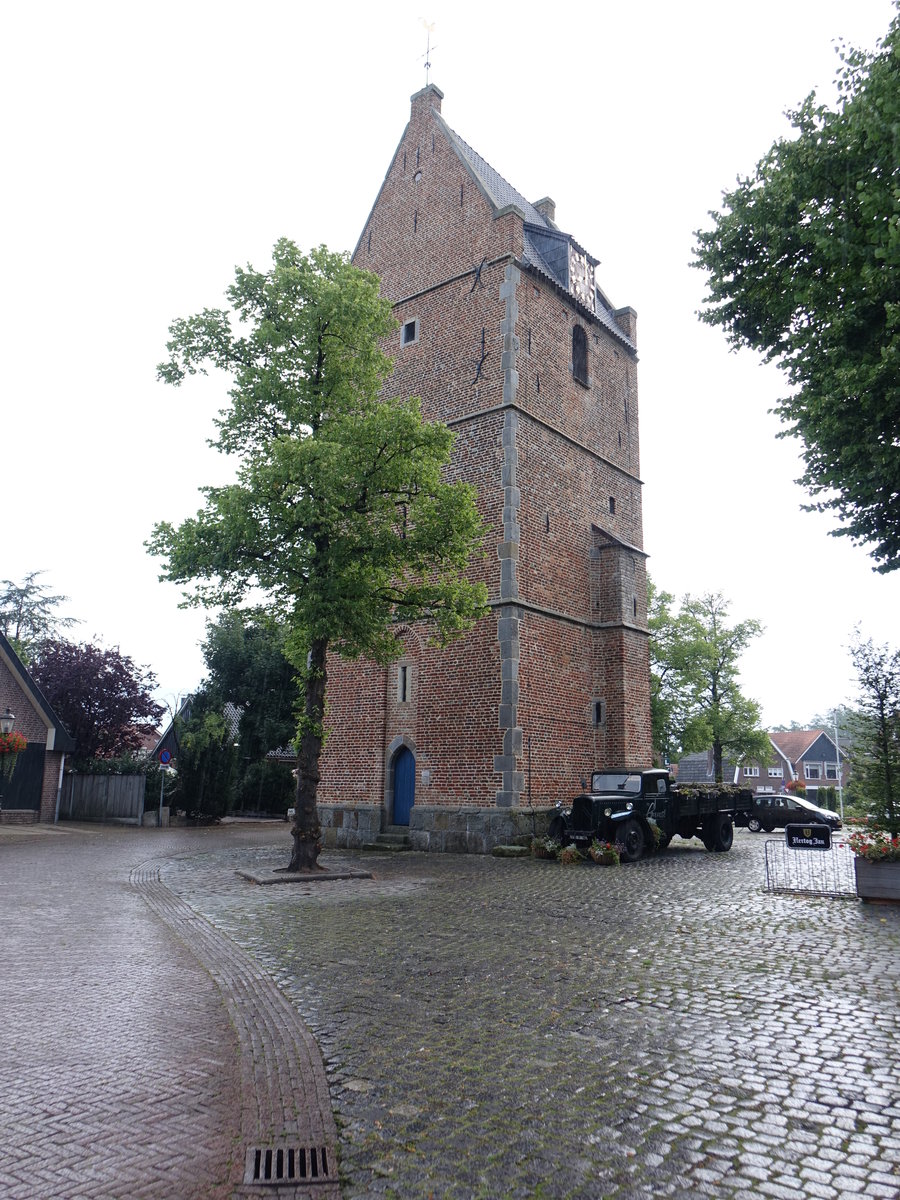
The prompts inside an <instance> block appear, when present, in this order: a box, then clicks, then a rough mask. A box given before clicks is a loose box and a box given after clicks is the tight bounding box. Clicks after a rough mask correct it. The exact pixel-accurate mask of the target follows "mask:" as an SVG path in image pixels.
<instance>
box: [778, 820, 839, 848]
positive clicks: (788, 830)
mask: <svg viewBox="0 0 900 1200" xmlns="http://www.w3.org/2000/svg"><path fill="white" fill-rule="evenodd" d="M784 840H785V843H786V845H787V846H788V848H789V849H790V850H830V849H831V828H830V826H828V825H785V827H784Z"/></svg>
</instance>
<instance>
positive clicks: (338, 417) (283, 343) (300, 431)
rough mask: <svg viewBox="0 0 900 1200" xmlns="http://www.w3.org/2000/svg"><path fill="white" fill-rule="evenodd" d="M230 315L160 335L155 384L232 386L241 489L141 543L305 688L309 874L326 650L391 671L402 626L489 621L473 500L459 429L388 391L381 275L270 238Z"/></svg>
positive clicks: (439, 629)
mask: <svg viewBox="0 0 900 1200" xmlns="http://www.w3.org/2000/svg"><path fill="white" fill-rule="evenodd" d="M227 296H228V300H229V302H230V305H231V308H230V309H229V310H220V309H206V310H204V311H203V312H202V313H200V314H198V315H196V316H193V317H190V318H187V319H185V320H178V321H176V322H175V323H174V324H173V325H172V326H170V334H171V340H170V341H169V342H168V343H167V347H168V350H169V353H170V358H169V360H168V361H167V362H166V363H164V364H162V365H161V366H160V368H159V377H160V378H161V379H163V380H165V381H166V382H169V383H172V384H180V383H181V382H182V381H183V380H184V379H185V377H186V376H188V375H192V374H194V373H196V372H197V371H200V372H205V370H206V368H207V367H208V366H212V367H214V368H217V369H219V370H221V371H224V372H226V373H227V374H228V375H229V376H230V377H231V379H232V387H231V390H230V392H229V395H230V400H231V403H230V405H229V406H228V407H227V408H225V409H223V411H222V412H221V413H220V415H219V418H218V421H217V425H218V437H217V439H216V440H215V443H214V444H215V445H216V446H217V447H218V449H220V450H221V451H222V452H223V453H225V454H230V455H233V456H234V457H235V458H236V459H237V460H238V466H237V481H236V482H235V483H233V484H230V485H228V486H225V487H207V488H204V489H203V492H204V494H205V497H206V503H205V506H204V507H203V508H202V509H201V510H200V511H199V512H198V513H197V515H196V517H194V518H191V519H189V520H186V521H184V522H183V523H182V524H181V525H180V526H178V527H177V528H175V527H173V526H172V525H171V524H168V523H163V524H160V525H157V526H156V527H155V529H154V532H153V536H152V538H151V540H150V542H149V543H148V546H149V549H150V551H151V553H153V554H156V555H160V556H161V557H163V558H164V559H165V568H164V571H163V574H162V576H161V577H162V578H163V579H168V580H172V581H174V582H179V583H191V584H192V585H193V590H192V592H191V594H190V598H189V600H188V601H187V602H188V603H199V604H207V605H216V606H218V605H224V606H226V607H235V606H238V605H239V604H240V603H241V601H242V600H244V599H245V597H247V595H248V593H251V592H252V591H253V590H254V589H260V590H261V591H262V592H263V593H264V594H265V596H266V597H267V601H268V607H269V610H270V611H271V613H272V614H273V616H275V617H276V618H277V619H278V620H279V621H282V622H283V623H284V625H285V627H286V629H287V631H288V633H287V638H286V641H285V653H286V654H287V656H288V658H289V659H290V661H291V662H292V663H293V665H294V667H295V669H296V670H297V672H298V676H299V677H300V680H301V686H302V689H303V703H302V713H301V717H300V724H299V730H298V783H297V803H296V817H295V823H294V826H293V830H292V832H293V838H294V843H293V852H292V855H291V861H290V868H291V869H292V870H298V869H305V868H311V867H314V866H315V865H316V861H317V858H318V853H319V849H320V845H321V842H320V838H321V829H320V826H319V819H318V813H317V808H316V795H317V789H318V783H319V762H320V757H321V752H322V744H323V738H324V735H325V724H324V723H325V697H326V684H327V655H328V651H329V649H331V650H333V651H336V652H337V653H339V654H341V655H344V656H346V657H350V658H353V657H357V656H360V655H365V656H367V657H369V658H371V659H373V660H375V661H378V662H388V661H390V660H391V659H393V658H396V657H397V656H398V655H399V653H400V652H401V643H400V641H399V639H398V637H397V630H398V627H399V625H400V624H401V623H403V622H408V621H417V620H426V621H427V623H428V626H429V628H430V630H431V636H432V637H433V639H434V640H436V641H437V642H445V641H447V640H449V639H451V638H454V637H457V636H459V635H461V634H462V633H464V632H465V631H466V630H467V629H469V628H470V627H471V625H472V623H473V622H474V621H475V620H476V619H477V617H479V616H480V615H482V613H483V612H484V611H485V605H486V602H487V591H486V588H485V587H484V585H483V584H481V583H473V582H471V581H469V580H468V579H467V578H466V574H465V572H466V568H467V565H468V563H469V560H470V558H471V556H472V554H473V552H474V551H475V550H476V549H477V548H478V547H479V546H480V542H481V522H480V518H479V516H478V512H477V509H476V506H475V497H474V491H473V489H472V488H471V487H469V486H468V485H466V484H464V483H462V482H455V483H451V482H448V481H447V480H446V479H445V478H444V472H445V469H446V468H447V466H448V464H449V461H450V453H451V448H452V444H453V435H452V434H451V433H450V431H449V430H448V429H447V428H446V427H445V426H443V425H440V424H437V423H428V422H426V421H423V419H422V415H421V412H420V407H419V403H418V401H417V400H415V399H405V398H392V397H384V396H383V395H382V390H383V388H384V387H385V386H386V384H387V381H388V378H389V376H390V373H391V366H392V364H391V362H390V360H389V359H388V358H387V357H386V356H385V354H384V352H383V351H382V349H381V346H380V341H381V340H382V339H384V338H385V337H387V336H388V335H389V334H391V333H393V332H394V331H395V329H396V327H397V325H396V321H395V320H394V317H393V314H392V312H391V307H390V304H389V303H388V301H386V300H385V299H384V298H383V297H381V296H380V295H379V292H378V280H377V279H376V278H375V276H373V275H371V274H368V273H365V272H362V271H359V270H357V269H356V268H354V267H353V266H352V265H351V264H350V263H349V261H348V259H347V257H346V256H344V255H339V254H332V253H330V252H329V251H328V250H327V249H325V247H319V248H318V249H316V250H313V251H312V252H311V253H310V254H309V255H308V256H307V255H303V254H301V253H300V252H299V250H298V249H297V247H296V246H295V245H294V244H293V243H292V242H290V241H287V240H282V241H279V242H278V243H277V244H276V246H275V249H274V263H273V266H272V267H271V268H270V269H269V270H268V271H266V272H260V271H257V270H254V269H253V268H252V267H248V268H247V269H246V270H244V269H240V268H238V269H237V270H236V272H235V280H234V283H233V284H232V285H231V286H230V287H229V288H228V291H227Z"/></svg>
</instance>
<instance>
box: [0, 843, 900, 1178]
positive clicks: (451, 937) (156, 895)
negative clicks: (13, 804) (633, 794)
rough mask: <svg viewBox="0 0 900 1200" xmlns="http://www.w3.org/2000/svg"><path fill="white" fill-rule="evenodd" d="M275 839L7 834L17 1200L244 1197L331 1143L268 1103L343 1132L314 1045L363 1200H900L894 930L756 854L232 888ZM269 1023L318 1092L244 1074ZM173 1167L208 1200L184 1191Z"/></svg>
mask: <svg viewBox="0 0 900 1200" xmlns="http://www.w3.org/2000/svg"><path fill="white" fill-rule="evenodd" d="M286 832H287V831H286V829H285V827H284V826H280V827H277V826H276V827H272V826H269V827H255V828H250V829H247V828H239V827H230V828H228V827H226V828H223V829H221V830H211V831H200V832H199V833H195V832H194V831H185V832H183V833H181V832H176V831H172V832H171V833H169V834H166V833H163V832H158V831H123V830H112V831H110V830H101V831H99V832H95V833H92V832H90V831H89V832H73V831H69V830H66V831H65V832H62V833H58V834H56V835H55V836H54V835H50V836H46V837H41V838H38V837H35V838H33V839H20V840H18V841H13V840H11V839H10V840H6V839H4V837H3V835H2V833H0V889H2V890H0V898H2V901H3V906H4V918H3V930H4V933H3V963H4V968H3V976H2V982H0V1003H2V1012H3V1014H4V1022H3V1024H2V1028H3V1033H2V1034H0V1061H2V1062H3V1064H4V1065H3V1068H2V1070H3V1073H4V1075H5V1076H6V1078H5V1079H4V1081H3V1087H2V1093H0V1145H2V1158H0V1194H3V1195H7V1194H8V1195H10V1196H15V1197H17V1198H18V1197H19V1196H20V1195H21V1196H23V1197H24V1196H26V1195H28V1196H35V1197H37V1196H51V1195H53V1196H66V1197H69V1196H71V1197H76V1196H81V1195H84V1196H90V1197H99V1196H110V1197H124V1196H129V1197H131V1196H138V1195H140V1196H148V1197H160V1198H162V1197H169V1196H172V1197H180V1196H188V1195H190V1196H198V1197H199V1196H209V1197H218V1196H225V1195H228V1194H231V1192H230V1191H229V1189H232V1190H234V1189H236V1188H237V1189H241V1186H242V1185H241V1183H240V1180H241V1178H242V1173H241V1169H242V1167H243V1160H242V1155H243V1154H244V1153H245V1150H246V1146H247V1144H248V1140H250V1141H252V1138H253V1137H254V1136H257V1137H260V1138H261V1137H263V1136H264V1129H263V1127H264V1126H265V1123H266V1120H268V1121H269V1126H270V1127H271V1126H272V1123H273V1121H274V1122H275V1123H277V1122H278V1121H282V1123H283V1124H284V1125H285V1128H287V1127H288V1125H289V1124H290V1120H291V1119H293V1120H294V1121H295V1130H294V1131H295V1132H297V1134H298V1136H301V1137H316V1138H323V1139H327V1137H328V1136H329V1135H328V1131H327V1129H324V1128H318V1127H316V1131H315V1132H314V1133H310V1132H309V1130H310V1129H311V1128H312V1127H311V1126H308V1125H303V1120H304V1117H303V1114H301V1113H298V1112H295V1113H294V1114H293V1117H292V1118H291V1116H290V1114H287V1113H281V1114H280V1115H279V1116H278V1117H277V1119H276V1118H275V1117H273V1116H272V1113H271V1112H270V1113H269V1116H268V1117H265V1118H263V1117H261V1116H260V1115H259V1112H258V1111H257V1110H258V1109H259V1105H257V1110H254V1112H255V1113H256V1115H252V1114H251V1118H250V1119H249V1122H248V1117H247V1112H248V1098H247V1095H246V1093H247V1092H248V1091H254V1092H255V1091H264V1090H265V1089H266V1088H267V1087H268V1088H269V1090H270V1091H271V1092H272V1094H273V1095H276V1093H277V1094H278V1095H281V1094H282V1093H283V1092H285V1091H289V1092H290V1091H292V1089H293V1094H294V1095H295V1097H296V1093H298V1092H299V1093H300V1094H301V1096H302V1097H305V1099H304V1101H303V1103H304V1104H306V1101H307V1100H310V1103H309V1104H307V1107H309V1108H316V1105H318V1107H319V1109H321V1108H322V1107H323V1104H324V1105H327V1099H328V1097H327V1094H326V1096H325V1098H324V1101H323V1097H322V1095H321V1094H317V1093H316V1092H315V1082H316V1079H317V1078H318V1076H317V1066H316V1062H315V1061H314V1060H315V1046H312V1047H310V1045H309V1043H308V1042H306V1041H304V1037H303V1030H304V1029H305V1030H307V1032H308V1031H309V1030H311V1031H312V1034H313V1035H314V1036H315V1041H316V1042H317V1043H318V1047H319V1048H320V1049H321V1052H322V1055H323V1056H324V1068H325V1072H326V1073H327V1080H328V1087H329V1090H330V1099H331V1103H332V1105H333V1109H334V1114H335V1117H336V1120H337V1129H336V1134H335V1136H336V1138H337V1143H338V1148H339V1152H340V1179H341V1185H342V1194H343V1196H344V1197H345V1198H347V1200H350V1198H357V1197H369V1196H371V1197H376V1196H378V1197H381V1196H383V1197H397V1198H406V1197H429V1196H433V1197H436V1198H443V1197H484V1198H491V1200H494V1198H498V1200H499V1198H502V1197H510V1198H512V1197H516V1198H518V1197H522V1198H525V1197H528V1198H532V1197H533V1198H539V1197H554V1198H556V1197H559V1198H562V1197H573V1198H574V1197H584V1198H588V1197H590V1198H598V1197H610V1198H612V1197H629V1198H630V1197H635V1198H637V1197H657V1196H677V1197H687V1196H695V1195H705V1196H716V1197H718V1196H721V1197H732V1196H734V1197H750V1196H753V1197H758V1196H770V1197H775V1198H776V1200H777V1198H782V1200H793V1198H798V1200H800V1198H814V1197H822V1198H823V1200H829V1198H831V1197H836V1198H849V1197H860V1196H865V1197H885V1198H895V1197H897V1196H898V1195H900V1069H898V1032H900V986H898V985H900V909H898V908H896V907H889V906H883V905H863V904H861V903H859V902H858V901H856V900H829V899H815V898H795V897H788V896H773V895H769V894H766V893H765V892H764V890H763V882H764V868H763V845H764V839H763V838H762V837H754V836H752V835H750V834H748V833H739V834H738V835H737V837H736V839H735V845H734V849H733V851H732V852H731V853H730V854H726V855H713V854H708V853H706V852H705V851H704V850H703V849H702V847H700V845H699V843H680V842H678V841H677V840H676V842H675V843H673V845H672V846H671V847H670V849H669V850H668V851H667V852H666V854H665V855H664V856H662V857H661V858H658V859H652V860H650V861H648V862H645V863H639V864H634V865H631V866H627V867H621V868H613V869H605V868H599V867H593V866H586V865H585V866H576V867H561V866H559V865H558V864H556V863H546V862H536V861H532V860H515V859H492V858H481V857H474V856H471V857H467V856H437V855H431V856H429V855H422V854H415V853H407V854H398V855H393V856H391V855H371V854H370V855H366V856H365V857H363V858H361V857H360V856H358V855H354V854H350V853H335V852H330V853H328V854H327V855H326V856H325V858H326V859H327V861H328V862H329V863H330V864H333V865H336V866H338V865H340V866H360V865H362V866H365V867H366V868H367V869H369V870H371V871H373V873H374V875H375V878H374V879H372V880H350V881H340V882H328V883H317V884H314V885H302V884H296V885H289V886H288V885H285V886H283V887H257V886H254V885H252V884H249V883H247V882H246V881H245V880H243V879H241V878H240V877H239V876H238V875H237V874H236V872H237V870H239V869H251V870H260V871H265V870H266V869H269V868H271V867H272V866H276V865H284V863H285V862H286V858H287V850H288V841H287V837H286ZM10 912H11V913H12V920H10ZM191 914H193V916H192V915H191ZM175 929H178V930H179V931H180V938H183V942H182V941H181V940H179V936H176V935H175V933H174V932H173V931H174V930H175ZM201 943H202V944H201ZM189 948H190V949H191V950H192V951H193V952H194V955H193V957H192V955H191V954H190V953H189ZM197 955H199V956H200V957H199V958H198V957H197ZM229 963H231V965H230V966H229ZM204 964H205V965H204ZM10 967H11V973H10ZM245 969H246V970H247V971H248V972H249V974H250V975H251V976H254V978H255V983H254V987H257V986H258V987H259V988H261V989H262V991H261V992H259V993H256V992H252V991H249V990H246V991H242V990H241V988H242V987H243V986H244V985H243V984H240V985H239V983H236V982H235V980H238V979H239V978H242V977H243V975H242V972H244V971H245ZM222 989H224V991H223V990H222ZM226 993H227V994H226ZM285 1000H286V1001H287V1002H289V1004H288V1009H289V1012H290V1013H291V1014H295V1015H296V1014H299V1017H302V1022H300V1029H299V1032H298V1031H296V1030H295V1032H294V1034H293V1035H292V1037H293V1040H292V1041H291V1042H290V1046H289V1047H288V1048H287V1049H285V1047H284V1046H282V1044H281V1042H280V1041H279V1040H278V1039H279V1038H280V1036H281V1035H280V1033H277V1032H276V1031H277V1030H278V1029H280V1026H281V1025H282V1024H288V1025H291V1026H292V1027H293V1023H292V1019H291V1017H290V1016H288V1017H285V1016H284V1013H283V1010H280V1009H279V1008H278V1005H279V1004H280V1003H283V1002H284V1001H285ZM261 1008H262V1009H265V1010H266V1011H267V1012H270V1013H271V1014H272V1015H271V1019H269V1020H267V1022H260V1024H262V1025H266V1026H267V1028H268V1030H269V1032H267V1033H266V1032H264V1033H263V1034H262V1035H261V1041H263V1042H270V1041H272V1040H273V1038H274V1040H275V1042H276V1043H277V1046H276V1060H277V1059H278V1058H279V1056H287V1057H290V1056H291V1055H295V1056H297V1058H298V1061H299V1060H300V1059H303V1056H304V1055H306V1059H304V1061H306V1060H307V1059H308V1060H309V1061H308V1062H307V1065H306V1067H304V1070H305V1071H306V1072H307V1074H306V1075H305V1076H304V1075H302V1074H301V1075H300V1076H298V1077H297V1078H295V1079H294V1080H293V1081H292V1080H291V1079H290V1078H286V1079H283V1080H275V1081H272V1080H268V1081H267V1080H266V1078H265V1077H264V1076H263V1077H261V1076H260V1073H259V1071H257V1072H256V1074H254V1073H253V1071H248V1068H247V1057H248V1051H247V1042H246V1039H247V1036H248V1033H247V1030H248V1029H249V1028H252V1027H253V1026H254V1024H255V1023H256V1022H255V1021H254V1014H257V1013H259V1012H260V1010H261ZM304 1022H305V1025H304ZM242 1023H243V1024H242ZM57 1025H58V1026H59V1028H58V1029H57V1028H55V1027H56V1026H57ZM19 1028H24V1030H25V1034H26V1036H25V1037H24V1038H21V1039H19V1038H18V1037H17V1036H16V1030H17V1029H19ZM242 1030H243V1031H242ZM45 1039H49V1041H47V1040H45ZM261 1052H262V1047H261V1046H257V1049H256V1051H253V1052H251V1054H250V1057H251V1059H252V1058H254V1056H255V1054H257V1053H261ZM13 1054H14V1059H15V1062H16V1064H17V1067H18V1069H19V1071H20V1072H21V1074H20V1077H19V1081H18V1082H17V1081H16V1079H15V1078H14V1076H13V1073H12V1062H13V1059H11V1055H13ZM55 1063H61V1064H62V1066H61V1067H60V1068H58V1069H55V1068H54V1064H55ZM187 1064H189V1065H190V1069H189V1070H188V1069H187ZM268 1069H269V1070H272V1067H271V1065H270V1067H269V1068H268ZM318 1070H319V1071H320V1070H321V1063H320V1064H319V1066H318ZM169 1077H174V1079H175V1080H177V1081H178V1086H179V1088H186V1089H187V1091H184V1092H181V1093H179V1097H178V1098H175V1097H173V1096H172V1095H171V1094H170V1091H169V1090H167V1086H166V1084H165V1080H166V1079H167V1078H169ZM125 1081H127V1082H128V1084H129V1087H128V1088H124V1087H123V1082H125ZM138 1083H139V1085H140V1086H137V1084H138ZM171 1086H174V1085H173V1084H172V1085H169V1087H170V1088H171ZM81 1087H83V1088H85V1089H86V1092H85V1094H86V1095H87V1096H88V1097H89V1098H90V1104H89V1105H88V1104H85V1103H84V1102H83V1100H82V1097H81V1095H80V1092H79V1088H81ZM279 1089H280V1091H279ZM104 1096H106V1097H107V1102H106V1107H105V1108H104V1107H103V1105H102V1104H101V1106H100V1107H101V1111H100V1113H99V1114H98V1115H94V1102H95V1101H98V1100H99V1101H102V1100H103V1098H104ZM179 1099H180V1101H181V1102H180V1103H178V1102H177V1101H178V1100H179ZM173 1100H174V1101H176V1102H174V1103H173ZM313 1100H315V1103H312V1101H313ZM296 1106H297V1107H298V1108H299V1107H302V1105H301V1104H300V1102H299V1100H297V1102H296ZM80 1108H85V1109H89V1110H90V1112H83V1111H80ZM176 1110H177V1112H176ZM186 1113H189V1114H190V1117H189V1119H188V1118H186ZM104 1114H105V1115H104ZM114 1115H115V1116H117V1117H118V1120H117V1121H115V1120H113V1116H114ZM176 1117H177V1119H176ZM101 1118H102V1119H101ZM305 1119H307V1120H308V1118H305ZM254 1121H255V1122H256V1128H257V1133H256V1134H254V1133H253V1132H252V1129H253V1123H254ZM94 1125H96V1126H97V1129H96V1130H95V1129H94ZM98 1131H99V1136H100V1142H99V1143H96V1142H95V1140H94V1139H95V1138H96V1137H97V1136H98ZM289 1132H290V1130H289ZM117 1139H118V1140H117ZM96 1144H100V1145H102V1146H103V1154H102V1155H99V1154H97V1153H95V1151H94V1149H93V1147H94V1146H95V1145H96ZM189 1145H190V1146H192V1147H193V1159H191V1158H190V1154H189V1150H188V1146H189ZM73 1147H74V1151H73ZM173 1147H174V1153H173ZM179 1147H182V1148H183V1153H182V1157H181V1158H177V1155H178V1153H181V1151H179ZM73 1153H74V1158H73V1157H72V1156H73ZM135 1156H137V1158H136V1159H135ZM173 1158H176V1159H177V1161H178V1162H179V1163H181V1166H180V1167H178V1168H177V1169H178V1170H181V1171H182V1179H183V1180H186V1181H187V1184H188V1185H189V1186H190V1187H191V1188H193V1190H186V1189H183V1190H168V1191H167V1190H165V1189H166V1186H167V1179H168V1180H169V1181H170V1182H171V1179H172V1178H173V1174H172V1168H171V1161H172V1159H173ZM10 1161H12V1162H13V1164H14V1166H15V1169H14V1170H12V1171H11V1170H10V1167H9V1163H10ZM39 1161H40V1162H42V1163H44V1164H45V1165H44V1168H43V1169H44V1172H45V1173H44V1174H43V1175H41V1176H40V1178H39V1182H40V1186H35V1187H33V1188H32V1190H31V1191H30V1192H26V1191H24V1190H18V1191H17V1190H15V1189H16V1188H17V1187H18V1188H21V1187H22V1186H23V1184H22V1180H23V1179H24V1178H26V1177H28V1173H29V1172H32V1173H34V1172H36V1170H37V1167H36V1163H38V1162H39ZM48 1161H49V1162H51V1163H52V1164H53V1165H52V1166H47V1165H46V1164H47V1163H48ZM167 1162H169V1164H170V1166H169V1174H168V1176H167V1175H166V1174H165V1173H164V1172H165V1169H166V1163H167ZM103 1163H106V1166H105V1167H103V1166H102V1164H103ZM61 1164H66V1169H68V1170H69V1171H70V1174H69V1175H68V1176H64V1175H62V1174H60V1173H59V1172H60V1171H61V1170H62V1165H61ZM138 1168H140V1169H138ZM54 1170H56V1171H57V1174H56V1175H55V1176H54ZM104 1170H105V1172H106V1174H105V1175H104V1174H103V1171H104ZM117 1172H118V1174H117ZM129 1172H130V1174H129ZM138 1176H140V1180H139V1181H138V1182H137V1183H136V1184H134V1186H132V1184H133V1182H134V1181H135V1180H137V1179H138ZM32 1177H33V1178H34V1179H38V1176H37V1175H36V1174H33V1175H32ZM54 1177H55V1178H56V1179H57V1180H65V1179H68V1180H70V1181H71V1184H72V1186H71V1188H69V1187H68V1186H62V1184H60V1185H59V1187H58V1190H57V1191H56V1192H53V1191H52V1190H49V1188H50V1186H51V1183H52V1180H53V1178H54ZM85 1180H87V1182H85ZM10 1181H12V1182H11V1183H10ZM119 1181H122V1182H121V1183H120V1182H119ZM125 1184H127V1187H126V1186H125ZM89 1185H90V1186H89ZM4 1186H6V1187H7V1188H8V1189H9V1188H12V1190H8V1191H6V1192H4V1191H3V1188H4ZM78 1187H81V1188H82V1190H80V1191H79V1190H77V1188H78ZM104 1187H106V1188H107V1190H105V1191H104V1190H103V1188H104ZM42 1188H44V1189H48V1190H42ZM91 1188H93V1190H91ZM141 1188H143V1190H141ZM154 1188H155V1190H154ZM117 1189H118V1190H117ZM307 1191H308V1193H309V1194H315V1195H324V1191H316V1190H315V1189H312V1188H310V1189H307ZM263 1192H264V1189H258V1194H263ZM242 1194H245V1195H246V1194H252V1189H250V1190H249V1191H248V1190H247V1188H246V1186H244V1187H243V1192H242ZM265 1194H268V1195H272V1194H273V1192H272V1190H271V1189H269V1190H268V1191H266V1192H265ZM283 1194H284V1195H297V1196H300V1195H301V1194H302V1195H306V1194H307V1192H302V1193H301V1192H300V1191H297V1192H294V1191H290V1192H287V1191H284V1192H283Z"/></svg>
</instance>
